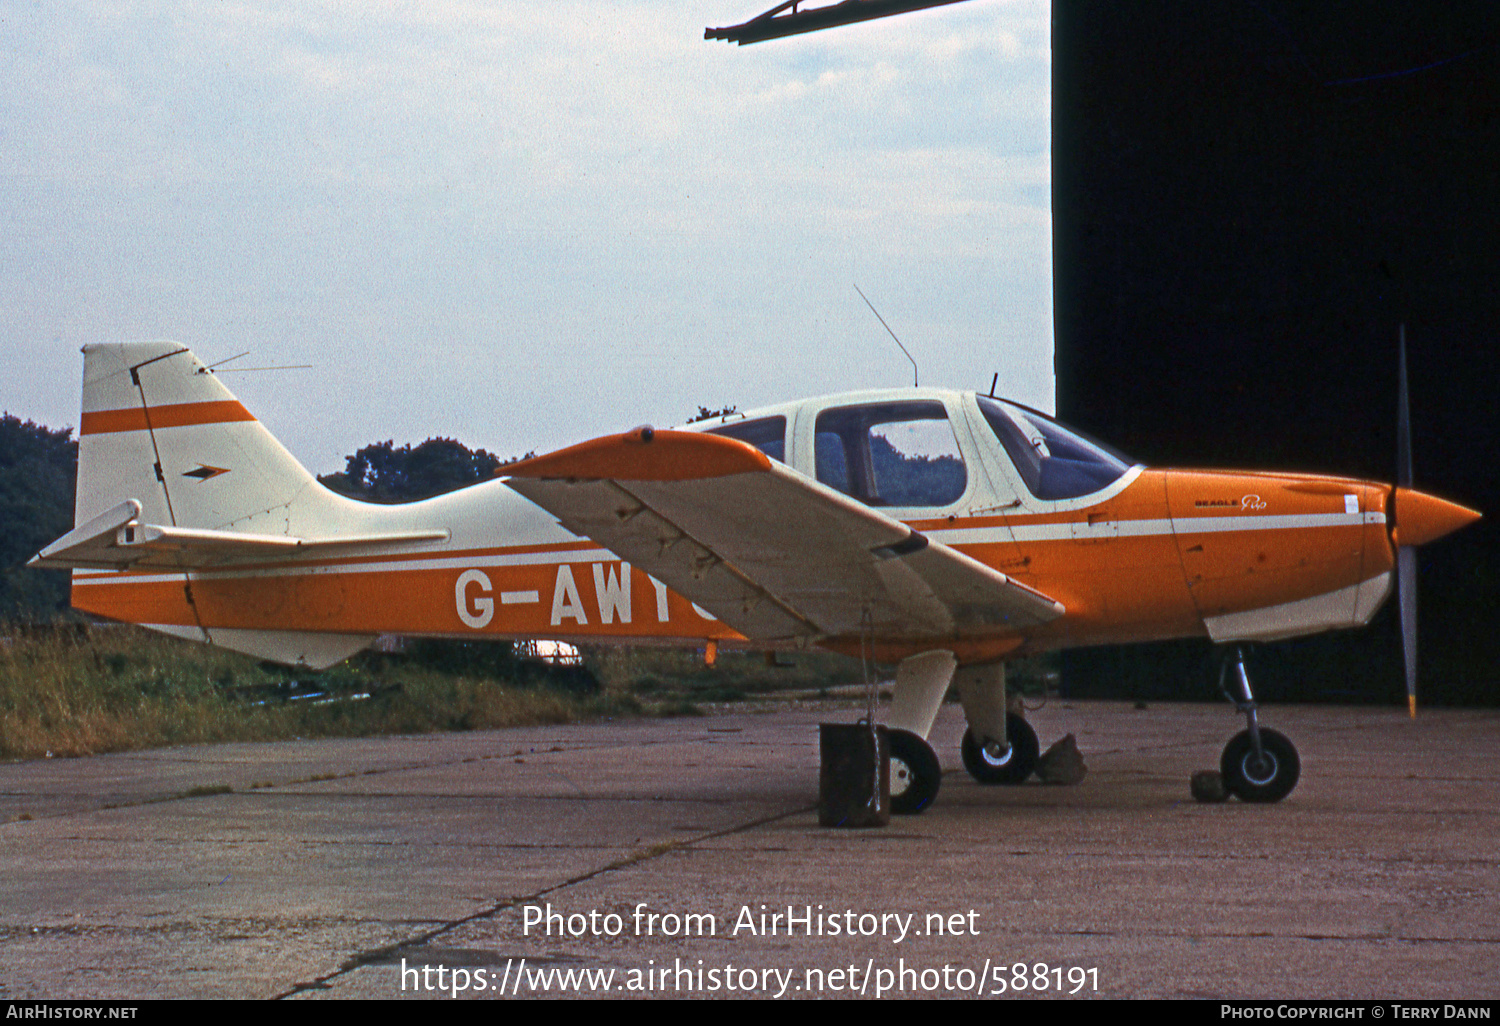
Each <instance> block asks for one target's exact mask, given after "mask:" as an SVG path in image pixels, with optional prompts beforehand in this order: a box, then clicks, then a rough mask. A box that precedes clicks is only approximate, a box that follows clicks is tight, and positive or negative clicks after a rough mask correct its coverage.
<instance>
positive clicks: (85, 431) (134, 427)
mask: <svg viewBox="0 0 1500 1026" xmlns="http://www.w3.org/2000/svg"><path fill="white" fill-rule="evenodd" d="M148 417H149V419H148ZM254 419H255V416H254V415H253V414H252V413H251V412H250V411H249V410H247V409H245V407H244V406H242V405H241V404H240V402H239V401H238V400H237V399H220V400H217V401H215V402H208V403H172V404H170V405H167V406H153V407H151V408H150V409H149V410H147V409H146V408H145V407H140V406H133V407H130V408H128V409H124V410H94V411H93V412H86V413H84V415H83V417H82V421H81V424H80V426H79V428H78V434H79V435H105V434H111V433H113V432H116V431H145V430H146V429H147V428H148V427H149V428H155V429H161V428H173V427H189V426H191V425H194V424H229V423H233V422H235V421H243V420H254Z"/></svg>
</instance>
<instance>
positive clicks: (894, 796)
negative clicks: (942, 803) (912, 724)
mask: <svg viewBox="0 0 1500 1026" xmlns="http://www.w3.org/2000/svg"><path fill="white" fill-rule="evenodd" d="M890 744H891V812H893V813H895V814H896V815H898V816H914V815H916V814H917V813H919V812H921V811H922V810H923V809H925V808H927V806H929V805H931V804H932V800H933V799H934V798H936V797H937V793H938V787H939V786H941V784H942V782H943V769H942V767H941V766H940V765H938V757H937V753H936V752H934V751H933V750H932V746H931V745H929V744H928V743H927V742H926V741H923V740H922V739H921V738H919V737H917V735H915V734H913V733H912V732H911V731H909V730H893V731H891V732H890Z"/></svg>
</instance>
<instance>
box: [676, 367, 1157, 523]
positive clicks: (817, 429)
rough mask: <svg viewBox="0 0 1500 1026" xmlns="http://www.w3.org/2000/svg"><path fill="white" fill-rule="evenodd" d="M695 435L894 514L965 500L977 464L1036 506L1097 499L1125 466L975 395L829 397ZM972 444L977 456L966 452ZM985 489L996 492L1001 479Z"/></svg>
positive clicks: (1070, 435)
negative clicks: (729, 444)
mask: <svg viewBox="0 0 1500 1026" xmlns="http://www.w3.org/2000/svg"><path fill="white" fill-rule="evenodd" d="M704 429H705V430H707V431H709V432H710V433H712V434H716V435H726V436H728V437H730V438H737V439H739V440H740V441H742V442H748V443H749V444H751V445H753V446H755V447H756V448H757V449H759V450H760V451H761V452H763V453H765V454H766V455H767V456H769V457H770V458H771V459H774V460H778V461H781V462H783V463H787V464H789V465H791V466H794V467H796V468H797V469H798V470H800V471H801V472H802V473H804V474H807V475H809V476H811V477H815V478H816V479H817V480H818V481H820V482H821V483H823V484H825V485H827V486H828V487H830V488H833V489H835V490H837V491H840V492H843V493H844V494H845V495H848V496H851V497H853V498H855V499H858V500H859V501H860V502H863V503H865V504H866V505H869V506H881V507H885V506H889V507H896V508H900V509H941V508H945V507H951V506H953V505H955V504H956V503H959V502H960V501H961V500H964V498H965V496H966V495H971V499H972V494H971V493H972V487H971V486H973V485H974V484H975V482H976V480H978V479H982V480H988V479H987V478H986V474H985V472H984V471H983V470H980V469H978V468H977V467H976V460H977V461H978V463H979V464H981V465H984V464H988V465H989V466H991V468H992V471H998V473H999V476H1000V477H1002V478H1004V479H1005V480H1008V481H1010V482H1011V484H1010V487H1011V489H1012V490H1013V492H1014V495H1015V498H1017V499H1031V500H1041V501H1043V502H1057V501H1064V500H1069V499H1077V498H1082V497H1084V496H1087V495H1092V494H1094V493H1095V492H1099V491H1102V490H1103V489H1105V488H1108V487H1109V486H1110V485H1111V484H1113V483H1114V482H1116V481H1117V480H1119V479H1120V477H1121V476H1122V475H1124V474H1125V473H1126V472H1127V471H1128V470H1129V469H1130V466H1131V464H1130V461H1129V460H1126V459H1124V458H1123V457H1121V456H1120V455H1118V454H1117V453H1114V452H1112V451H1110V450H1109V449H1107V448H1105V447H1104V446H1102V445H1099V444H1098V443H1096V442H1094V441H1092V440H1090V439H1089V438H1087V437H1086V436H1084V435H1082V434H1080V433H1079V432H1077V431H1074V430H1072V429H1070V428H1066V427H1064V426H1063V425H1061V424H1059V423H1058V422H1057V421H1055V420H1053V419H1052V418H1051V417H1048V416H1046V415H1045V414H1042V413H1038V412H1037V411H1036V410H1032V409H1029V408H1027V407H1024V406H1020V405H1018V404H1016V403H1011V402H1008V401H1005V400H1001V399H993V398H990V397H988V396H982V395H975V394H974V393H954V392H943V393H939V392H934V391H931V390H921V391H918V392H917V393H916V394H915V395H913V394H911V393H903V392H882V393H864V394H863V395H847V396H830V397H826V398H824V399H813V400H808V401H807V402H805V403H801V404H798V405H796V406H787V407H778V408H776V409H774V410H767V411H764V412H763V413H761V414H755V413H751V414H746V415H744V416H743V417H742V418H741V419H737V420H733V421H728V422H721V423H720V424H717V425H714V426H712V427H708V426H707V425H705V427H704ZM794 433H795V435H796V438H794V437H793V434H794ZM987 439H988V440H993V441H994V442H999V446H998V447H996V446H994V445H993V444H992V442H987ZM975 445H978V447H979V449H980V450H983V452H982V454H976V453H975V452H970V451H966V450H968V449H972V448H973V447H974V446H975ZM976 474H977V475H978V479H976V476H975V475H976ZM989 477H990V478H993V477H995V473H993V472H992V473H991V474H990V475H989ZM989 483H990V485H991V489H992V490H998V491H1004V490H1005V489H1004V486H1003V484H1002V482H1001V481H998V480H994V481H990V482H989ZM1020 489H1024V490H1025V493H1029V494H1022V492H1021V491H1020ZM1029 504H1030V503H1029V502H1028V505H1029Z"/></svg>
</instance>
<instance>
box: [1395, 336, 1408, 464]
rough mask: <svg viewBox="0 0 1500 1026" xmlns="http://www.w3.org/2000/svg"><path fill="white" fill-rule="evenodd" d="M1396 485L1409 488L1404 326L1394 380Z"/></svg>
mask: <svg viewBox="0 0 1500 1026" xmlns="http://www.w3.org/2000/svg"><path fill="white" fill-rule="evenodd" d="M1396 483H1397V484H1398V485H1400V486H1401V487H1402V488H1410V487H1411V402H1410V401H1409V399H1408V398H1407V392H1406V325H1404V324H1403V325H1401V355H1400V363H1399V365H1398V372H1397V378H1396Z"/></svg>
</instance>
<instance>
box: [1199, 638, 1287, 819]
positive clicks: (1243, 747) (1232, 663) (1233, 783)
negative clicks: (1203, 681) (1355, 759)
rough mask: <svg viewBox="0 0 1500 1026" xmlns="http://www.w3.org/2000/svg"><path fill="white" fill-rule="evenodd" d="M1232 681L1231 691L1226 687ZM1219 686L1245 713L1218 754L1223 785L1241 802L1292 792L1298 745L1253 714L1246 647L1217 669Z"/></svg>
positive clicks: (1270, 799) (1277, 798) (1272, 799)
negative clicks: (1237, 729)
mask: <svg viewBox="0 0 1500 1026" xmlns="http://www.w3.org/2000/svg"><path fill="white" fill-rule="evenodd" d="M1230 683H1232V684H1233V685H1234V687H1235V690H1234V691H1231V690H1230V689H1229V687H1228V686H1226V685H1228V684H1230ZM1219 690H1221V691H1223V692H1224V695H1225V697H1226V698H1228V699H1229V700H1230V701H1231V702H1233V703H1234V706H1235V709H1237V710H1238V711H1239V712H1242V713H1244V714H1245V727H1246V729H1245V730H1242V731H1240V732H1239V733H1238V734H1236V735H1235V736H1234V737H1232V738H1230V740H1229V744H1227V745H1225V746H1224V754H1223V755H1221V756H1220V757H1219V772H1220V773H1221V774H1222V775H1223V777H1224V787H1225V788H1226V789H1227V790H1228V791H1229V793H1230V794H1232V795H1234V796H1236V797H1237V798H1239V800H1240V801H1242V802H1257V803H1267V802H1279V801H1281V799H1283V798H1285V797H1286V796H1287V795H1289V794H1291V793H1292V788H1294V787H1296V786H1297V780H1298V778H1299V777H1301V775H1302V761H1301V760H1300V759H1299V758H1298V757H1297V748H1296V746H1295V745H1293V744H1292V742H1291V741H1290V740H1288V739H1287V737H1286V735H1285V734H1281V733H1278V732H1277V731H1274V730H1271V729H1269V728H1265V729H1262V727H1261V726H1260V721H1259V720H1258V719H1257V718H1256V714H1255V710H1256V705H1255V696H1254V695H1253V694H1251V692H1250V674H1249V673H1248V672H1247V671H1246V669H1245V651H1244V649H1242V648H1240V647H1239V646H1235V648H1234V652H1233V654H1232V655H1230V656H1229V657H1228V658H1226V659H1225V660H1224V664H1223V666H1221V667H1220V669H1219Z"/></svg>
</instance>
